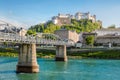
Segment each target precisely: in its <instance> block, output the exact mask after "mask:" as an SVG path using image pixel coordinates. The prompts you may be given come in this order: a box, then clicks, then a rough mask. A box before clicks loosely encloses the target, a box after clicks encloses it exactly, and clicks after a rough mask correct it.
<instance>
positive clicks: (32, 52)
mask: <svg viewBox="0 0 120 80" xmlns="http://www.w3.org/2000/svg"><path fill="white" fill-rule="evenodd" d="M4 42H7V43H11V44H12V43H14V44H17V45H18V46H19V56H18V58H19V59H18V64H17V72H18V73H21V72H24V73H36V72H39V65H38V64H37V59H36V44H38V45H40V44H50V45H54V46H56V57H55V60H56V61H67V55H66V46H73V45H74V43H72V42H69V41H68V42H65V41H64V40H62V39H61V38H60V37H59V36H57V35H55V34H45V33H41V34H39V35H37V36H30V35H26V36H19V35H18V34H13V33H2V32H1V33H0V43H4Z"/></svg>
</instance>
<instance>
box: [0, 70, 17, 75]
mask: <svg viewBox="0 0 120 80" xmlns="http://www.w3.org/2000/svg"><path fill="white" fill-rule="evenodd" d="M11 73H16V71H14V70H7V71H0V74H11Z"/></svg>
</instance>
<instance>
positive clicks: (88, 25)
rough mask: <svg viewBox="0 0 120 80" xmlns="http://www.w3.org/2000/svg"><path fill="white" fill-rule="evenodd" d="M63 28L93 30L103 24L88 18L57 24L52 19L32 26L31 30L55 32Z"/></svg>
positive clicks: (78, 30)
mask: <svg viewBox="0 0 120 80" xmlns="http://www.w3.org/2000/svg"><path fill="white" fill-rule="evenodd" d="M61 28H64V29H67V30H75V31H76V32H78V33H79V32H91V31H94V30H95V29H100V28H101V25H100V23H99V22H94V23H93V22H92V21H91V20H88V19H82V20H75V19H72V20H71V24H69V25H62V26H59V25H55V24H53V23H52V21H49V22H47V23H45V24H37V25H35V26H31V27H30V28H29V30H32V31H35V32H44V33H54V31H55V30H59V29H61Z"/></svg>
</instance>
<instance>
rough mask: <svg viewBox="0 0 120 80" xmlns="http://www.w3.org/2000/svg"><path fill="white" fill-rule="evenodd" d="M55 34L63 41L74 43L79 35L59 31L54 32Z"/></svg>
mask: <svg viewBox="0 0 120 80" xmlns="http://www.w3.org/2000/svg"><path fill="white" fill-rule="evenodd" d="M55 34H56V35H58V36H59V37H61V38H62V39H64V40H72V41H74V42H75V43H76V42H77V41H78V40H79V35H78V34H77V33H76V31H72V30H65V29H61V30H56V31H55Z"/></svg>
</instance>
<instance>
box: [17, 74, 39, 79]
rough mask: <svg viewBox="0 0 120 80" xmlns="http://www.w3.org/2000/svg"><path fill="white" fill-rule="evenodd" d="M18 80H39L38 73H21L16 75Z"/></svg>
mask: <svg viewBox="0 0 120 80" xmlns="http://www.w3.org/2000/svg"><path fill="white" fill-rule="evenodd" d="M16 76H17V79H18V80H39V76H38V73H34V74H28V73H21V74H16Z"/></svg>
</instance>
